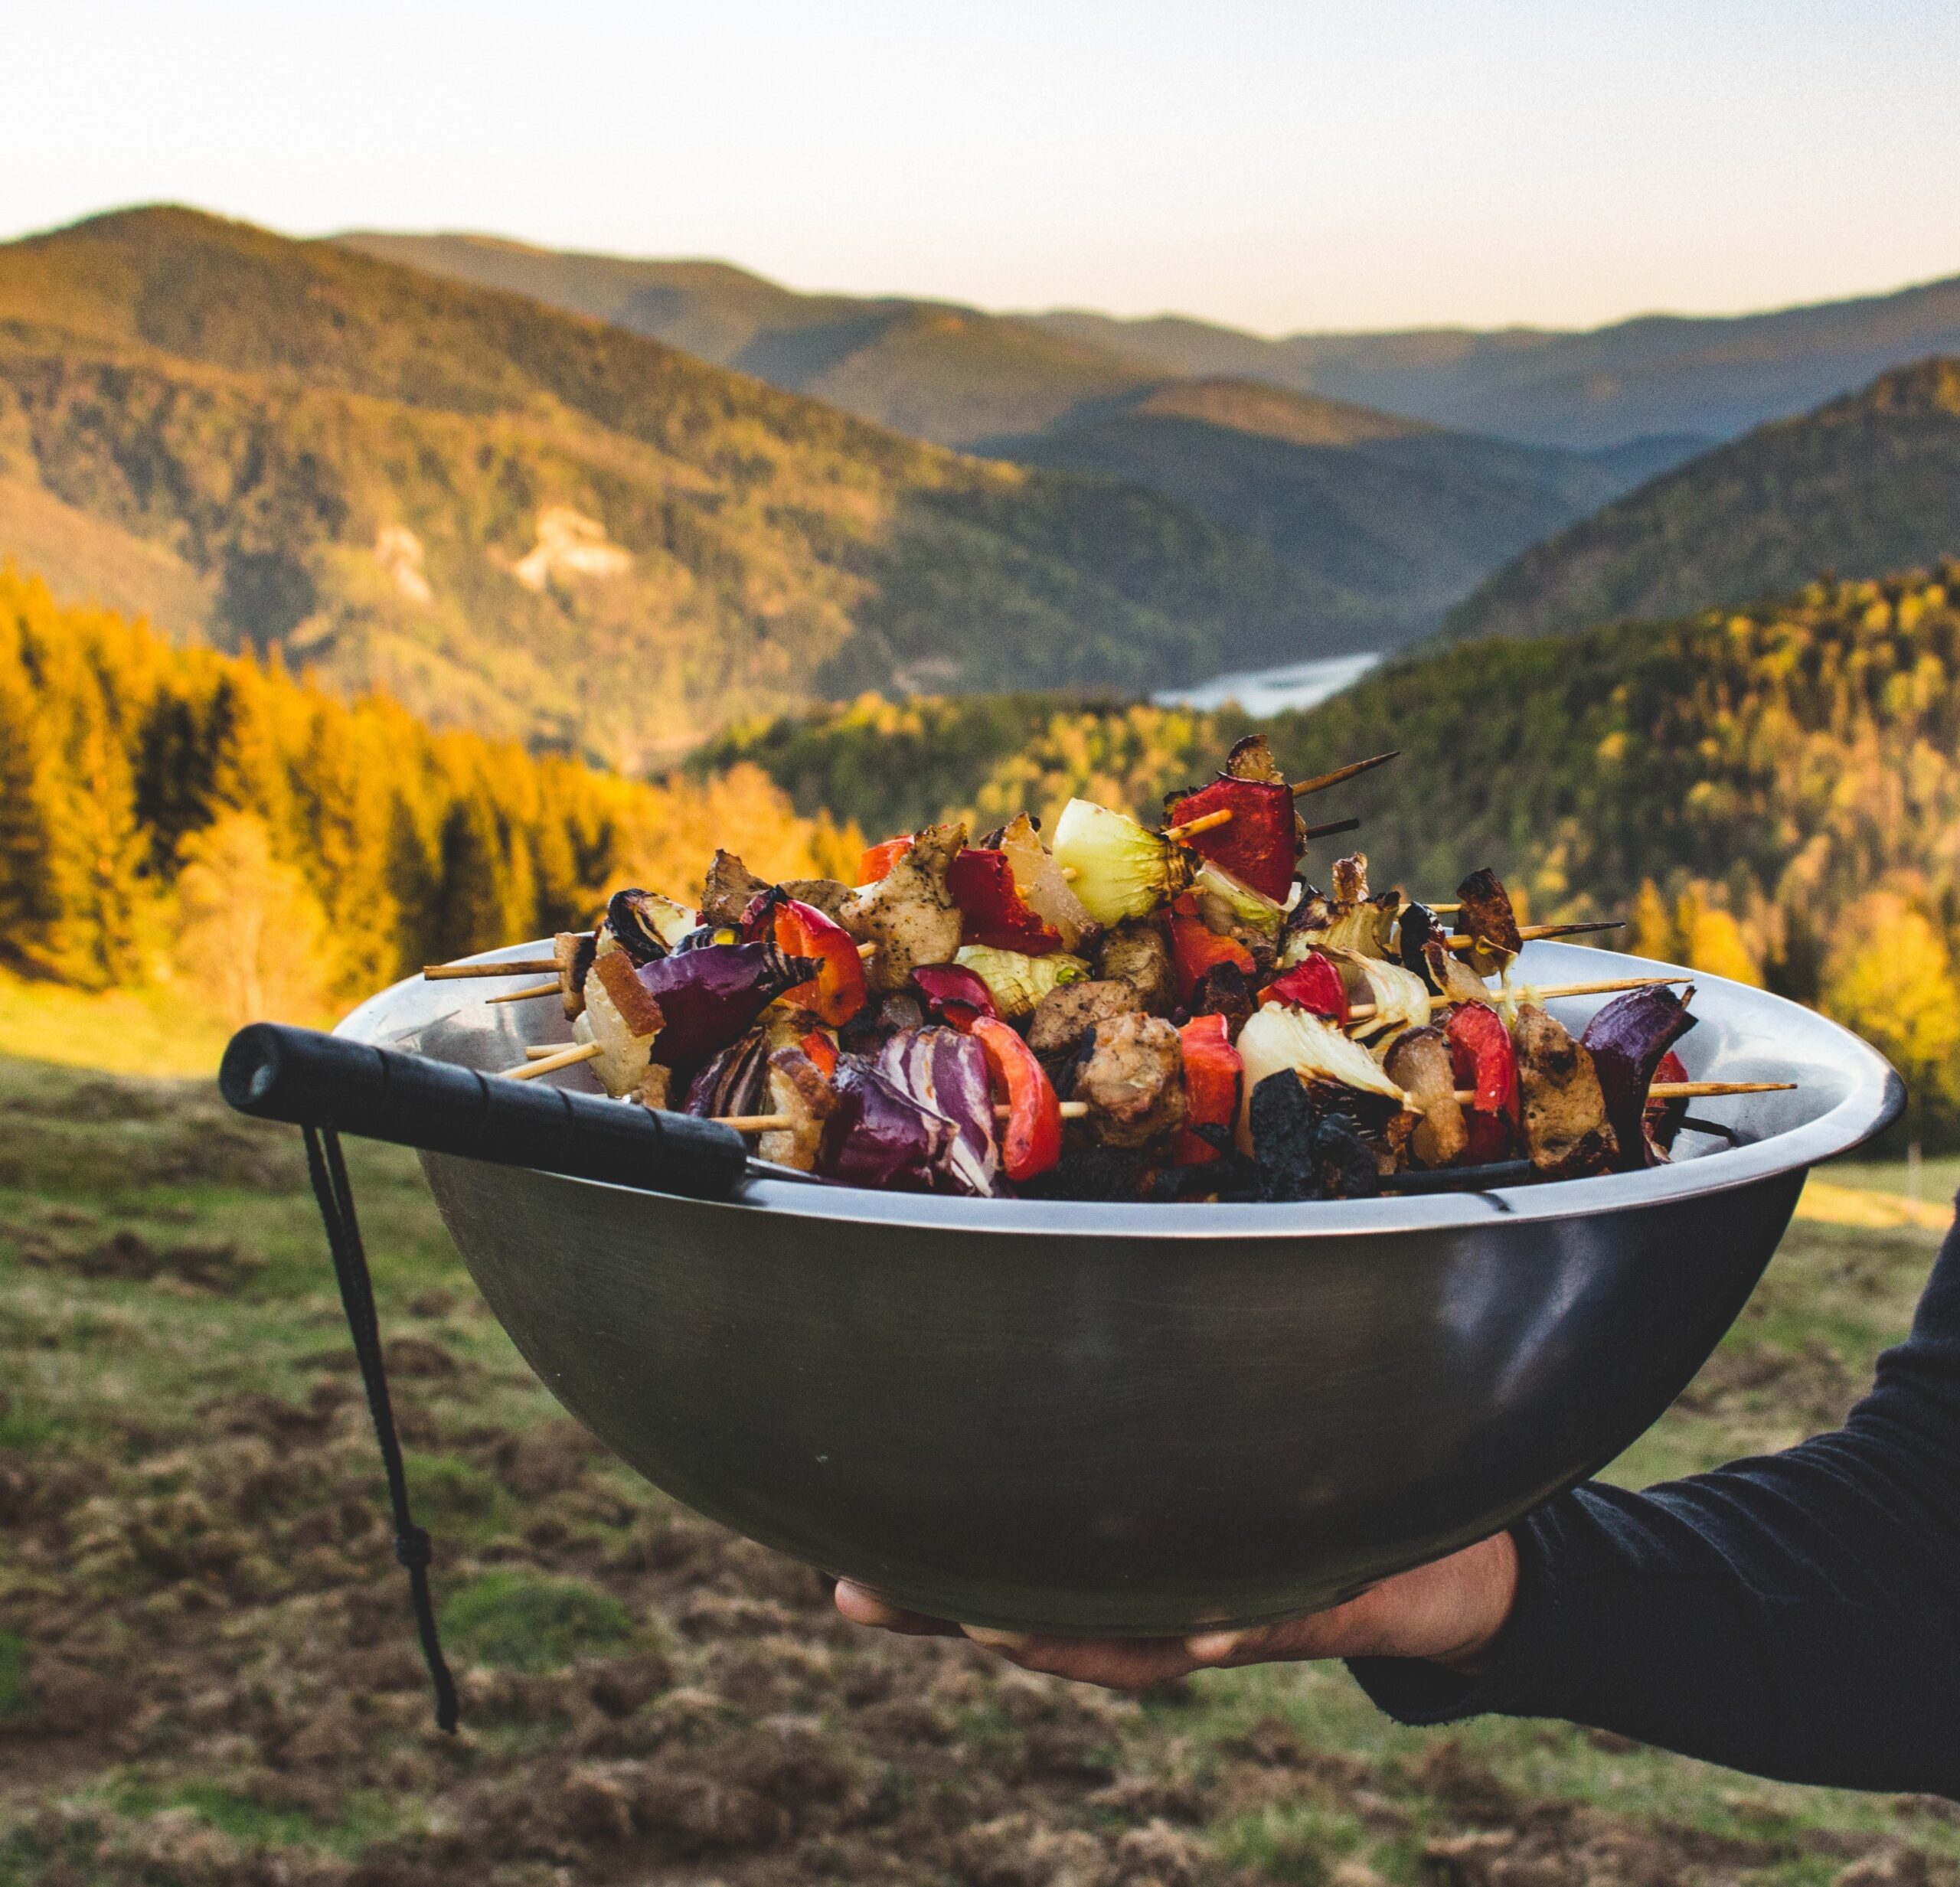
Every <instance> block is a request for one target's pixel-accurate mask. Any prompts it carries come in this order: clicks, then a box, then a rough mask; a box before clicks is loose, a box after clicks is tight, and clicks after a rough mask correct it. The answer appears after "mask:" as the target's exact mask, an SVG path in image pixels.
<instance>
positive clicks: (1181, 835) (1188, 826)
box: [1163, 806, 1232, 844]
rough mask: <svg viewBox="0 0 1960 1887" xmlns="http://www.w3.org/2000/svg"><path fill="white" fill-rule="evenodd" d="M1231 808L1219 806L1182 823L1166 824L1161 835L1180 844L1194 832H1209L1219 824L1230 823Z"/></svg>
mask: <svg viewBox="0 0 1960 1887" xmlns="http://www.w3.org/2000/svg"><path fill="white" fill-rule="evenodd" d="M1231 818H1232V808H1230V806H1220V808H1218V810H1217V811H1216V812H1207V813H1206V814H1204V815H1202V816H1201V818H1196V819H1187V820H1186V821H1184V824H1182V825H1167V826H1166V827H1165V828H1164V833H1163V836H1164V837H1165V838H1167V839H1169V840H1171V841H1174V843H1178V844H1181V843H1182V842H1183V841H1184V840H1186V839H1187V838H1189V837H1191V836H1192V835H1193V834H1194V833H1198V832H1210V831H1214V830H1215V829H1216V828H1217V827H1219V826H1221V825H1228V824H1230V823H1231Z"/></svg>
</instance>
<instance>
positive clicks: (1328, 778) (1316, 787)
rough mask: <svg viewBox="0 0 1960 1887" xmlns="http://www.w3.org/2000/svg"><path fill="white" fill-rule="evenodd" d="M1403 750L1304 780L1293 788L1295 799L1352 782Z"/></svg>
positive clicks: (1386, 762) (1376, 755)
mask: <svg viewBox="0 0 1960 1887" xmlns="http://www.w3.org/2000/svg"><path fill="white" fill-rule="evenodd" d="M1401 751H1402V749H1400V747H1391V748H1390V749H1389V750H1388V752H1387V753H1377V754H1374V755H1372V756H1370V757H1369V758H1368V759H1365V760H1351V761H1350V762H1348V765H1347V766H1337V767H1336V768H1335V769H1334V771H1333V772H1331V773H1322V774H1320V775H1318V776H1317V777H1316V778H1315V779H1310V780H1302V781H1301V782H1300V783H1299V785H1297V786H1295V788H1293V797H1294V798H1295V799H1300V798H1305V795H1308V793H1318V792H1325V790H1326V788H1328V787H1330V786H1338V785H1340V784H1341V782H1342V781H1343V780H1351V779H1354V776H1355V775H1357V773H1366V772H1370V771H1371V770H1372V769H1374V768H1376V767H1378V766H1387V764H1388V762H1390V760H1392V759H1394V758H1395V756H1397V754H1398V753H1400V752H1401Z"/></svg>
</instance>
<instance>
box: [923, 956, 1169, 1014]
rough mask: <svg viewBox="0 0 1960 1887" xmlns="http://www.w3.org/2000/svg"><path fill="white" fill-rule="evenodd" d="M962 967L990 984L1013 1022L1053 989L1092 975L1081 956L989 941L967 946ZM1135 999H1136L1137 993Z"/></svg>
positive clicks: (1002, 1011) (1000, 1008)
mask: <svg viewBox="0 0 1960 1887" xmlns="http://www.w3.org/2000/svg"><path fill="white" fill-rule="evenodd" d="M959 967H960V968H962V969H965V970H971V971H972V972H973V974H974V975H975V976H977V977H978V978H979V979H980V980H981V981H982V982H983V983H984V984H986V986H987V989H988V994H991V996H992V997H993V999H994V1007H995V1009H996V1010H998V1011H999V1013H1000V1014H1001V1016H1002V1017H1003V1018H1005V1020H1008V1021H1009V1022H1015V1021H1018V1020H1020V1019H1021V1017H1023V1016H1028V1015H1032V1014H1034V1010H1035V1009H1036V1008H1037V1006H1038V1005H1039V1004H1040V1001H1041V999H1042V998H1043V997H1044V996H1046V995H1047V994H1049V992H1050V991H1052V990H1056V989H1059V988H1061V987H1062V986H1063V984H1067V983H1080V982H1082V981H1085V980H1086V978H1087V977H1088V975H1089V965H1087V964H1086V963H1085V962H1083V960H1082V959H1081V958H1080V957H1069V956H1063V955H1062V954H1061V953H1060V952H1059V951H1057V952H1054V954H1053V955H1049V956H1045V957H1026V956H1023V955H1021V952H1019V951H1018V950H990V949H988V947H987V946H986V945H985V944H969V945H967V946H966V947H965V948H963V949H962V951H961V952H960V953H959ZM1131 1000H1132V1003H1134V1001H1135V997H1134V996H1132V999H1131Z"/></svg>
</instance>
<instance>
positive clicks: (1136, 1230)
mask: <svg viewBox="0 0 1960 1887" xmlns="http://www.w3.org/2000/svg"><path fill="white" fill-rule="evenodd" d="M548 947H549V939H536V940H534V941H532V942H528V943H518V944H508V945H504V946H502V947H501V948H498V949H495V950H485V951H480V952H477V953H476V954H475V955H473V956H471V957H468V958H461V959H459V961H466V962H471V963H492V962H496V961H499V960H501V959H505V958H524V957H534V956H536V955H538V954H539V953H540V952H541V951H543V950H544V949H546V948H548ZM1526 948H1527V954H1528V955H1530V958H1531V959H1532V961H1533V963H1534V965H1545V964H1546V960H1547V958H1555V959H1557V965H1556V968H1557V971H1558V973H1560V974H1561V975H1562V974H1563V972H1564V971H1566V970H1570V971H1573V972H1574V973H1575V975H1576V976H1578V977H1583V976H1585V975H1586V974H1587V973H1588V972H1592V973H1602V972H1604V971H1608V970H1611V971H1612V972H1613V973H1614V974H1615V975H1645V974H1647V973H1649V972H1651V973H1653V974H1655V975H1670V974H1671V975H1684V976H1687V977H1689V978H1691V980H1692V981H1693V982H1694V984H1695V987H1696V988H1697V990H1698V991H1702V992H1704V993H1707V992H1710V991H1720V992H1721V993H1722V994H1723V996H1724V997H1725V998H1726V999H1727V1000H1729V1001H1733V1002H1736V1003H1740V1004H1743V1006H1744V1007H1757V1008H1766V1009H1767V1010H1768V1011H1769V1014H1770V1015H1771V1016H1772V1017H1777V1016H1778V1015H1779V1014H1780V1015H1782V1016H1784V1017H1787V1018H1788V1020H1789V1022H1790V1023H1792V1025H1793V1026H1794V1027H1796V1028H1798V1029H1801V1030H1802V1033H1803V1034H1804V1035H1805V1037H1808V1038H1810V1039H1811V1040H1813V1041H1815V1042H1816V1043H1820V1044H1821V1045H1823V1046H1826V1047H1828V1049H1829V1050H1831V1051H1832V1052H1831V1056H1830V1059H1831V1060H1832V1061H1833V1062H1834V1063H1835V1065H1836V1066H1837V1067H1838V1068H1839V1069H1841V1070H1842V1071H1843V1072H1844V1074H1845V1076H1847V1089H1846V1092H1844V1094H1843V1095H1842V1096H1841V1098H1840V1099H1839V1100H1838V1101H1837V1103H1836V1104H1835V1105H1834V1106H1832V1107H1831V1108H1829V1109H1828V1111H1827V1112H1824V1113H1823V1114H1821V1115H1818V1117H1817V1118H1815V1119H1814V1120H1810V1121H1805V1122H1804V1123H1802V1125H1799V1126H1796V1127H1793V1128H1787V1129H1785V1131H1782V1132H1781V1133H1775V1134H1769V1135H1767V1136H1766V1137H1765V1138H1762V1139H1761V1140H1758V1141H1750V1142H1748V1143H1746V1144H1743V1145H1741V1146H1738V1147H1731V1148H1724V1149H1722V1150H1720V1151H1715V1152H1710V1153H1705V1154H1697V1156H1695V1157H1694V1158H1692V1159H1688V1160H1683V1161H1678V1162H1676V1163H1674V1164H1670V1165H1668V1166H1663V1167H1649V1168H1648V1169H1647V1170H1645V1171H1644V1172H1640V1173H1623V1174H1622V1173H1616V1174H1603V1175H1600V1176H1598V1177H1593V1178H1589V1179H1581V1180H1550V1181H1547V1182H1544V1183H1538V1184H1531V1185H1525V1186H1518V1187H1501V1188H1498V1189H1495V1190H1492V1191H1490V1192H1488V1193H1430V1194H1419V1195H1408V1194H1403V1195H1399V1196H1397V1197H1390V1198H1384V1199H1372V1200H1359V1199H1356V1200H1300V1201H1294V1202H1289V1203H1279V1204H1264V1203H1252V1202H1247V1203H1239V1204H1232V1205H1220V1204H1213V1205H1206V1206H1197V1205H1189V1206H1185V1205H1178V1204H1173V1203H1157V1202H1154V1201H1146V1200H1138V1201H1135V1202H1128V1201H1124V1202H1113V1201H1096V1200H1030V1199H959V1198H952V1197H944V1196H942V1195H940V1194H937V1193H897V1192H893V1193H884V1192H877V1191H873V1190H870V1189H868V1188H865V1187H847V1186H831V1185H812V1184H808V1183H804V1182H800V1181H797V1180H773V1179H766V1178H762V1177H751V1178H750V1179H749V1180H746V1181H745V1182H743V1184H742V1186H741V1187H740V1190H739V1192H738V1193H737V1197H736V1198H735V1199H733V1200H730V1201H728V1202H726V1203H724V1202H719V1201H703V1200H688V1201H687V1202H686V1203H688V1205H690V1206H694V1207H699V1208H703V1209H704V1210H710V1211H725V1212H740V1211H749V1210H755V1209H756V1208H757V1207H762V1208H763V1209H766V1210H768V1211H769V1212H771V1213H776V1214H778V1215H780V1216H791V1217H797V1218H805V1219H817V1220H823V1221H830V1222H842V1223H859V1224H865V1225H877V1226H888V1227H890V1228H891V1229H894V1230H903V1229H916V1230H920V1231H935V1232H945V1231H955V1230H956V1231H959V1232H962V1233H969V1232H972V1233H982V1234H989V1233H991V1234H998V1235H1001V1236H1016V1235H1026V1234H1030V1233H1037V1234H1054V1233H1063V1234H1067V1235H1070V1236H1076V1237H1083V1236H1093V1237H1094V1238H1096V1239H1149V1240H1152V1241H1158V1240H1164V1239H1171V1240H1175V1241H1178V1242H1183V1243H1192V1244H1202V1243H1203V1242H1206V1241H1207V1240H1210V1239H1227V1240H1230V1241H1231V1242H1233V1244H1234V1245H1236V1244H1239V1243H1241V1242H1243V1241H1246V1240H1248V1239H1250V1240H1254V1241H1257V1240H1262V1239H1289V1240H1297V1239H1315V1238H1354V1237H1357V1236H1363V1237H1364V1236H1370V1235H1375V1234H1380V1235H1389V1234H1397V1233H1403V1232H1410V1231H1433V1232H1447V1231H1450V1230H1453V1229H1490V1228H1492V1227H1494V1226H1510V1225H1519V1224H1528V1223H1535V1222H1542V1221H1545V1220H1550V1219H1586V1218H1593V1217H1599V1216H1604V1215H1606V1214H1608V1213H1619V1212H1624V1211H1628V1210H1637V1209H1638V1208H1641V1207H1644V1206H1666V1205H1672V1204H1675V1203H1679V1202H1681V1201H1683V1200H1690V1199H1695V1198H1700V1197H1704V1196H1705V1195H1707V1194H1710V1193H1721V1192H1727V1191H1730V1190H1733V1189H1734V1188H1736V1187H1746V1186H1753V1185H1757V1184H1759V1183H1763V1182H1765V1181H1768V1180H1775V1179H1778V1178H1780V1177H1784V1176H1785V1175H1788V1174H1793V1173H1798V1172H1801V1171H1805V1170H1808V1168H1810V1167H1813V1166H1815V1165H1818V1164H1820V1163H1821V1162H1822V1161H1826V1160H1830V1159H1834V1158H1836V1157H1839V1156H1840V1155H1841V1154H1846V1153H1848V1152H1850V1151H1851V1150H1852V1149H1853V1148H1856V1147H1857V1146H1860V1145H1861V1144H1864V1142H1865V1141H1867V1140H1870V1138H1872V1137H1873V1135H1875V1134H1878V1133H1880V1132H1882V1131H1883V1130H1884V1129H1885V1128H1886V1127H1888V1126H1890V1125H1891V1124H1892V1122H1893V1121H1894V1120H1896V1118H1898V1115H1899V1114H1900V1111H1901V1109H1902V1108H1903V1107H1904V1105H1905V1101H1906V1089H1905V1083H1904V1082H1903V1081H1902V1080H1901V1079H1900V1076H1899V1075H1898V1073H1897V1072H1896V1070H1895V1069H1893V1067H1892V1066H1891V1064H1890V1063H1889V1062H1887V1061H1886V1059H1885V1057H1884V1056H1882V1055H1881V1054H1880V1053H1879V1052H1878V1050H1876V1049H1875V1048H1873V1046H1871V1045H1870V1043H1867V1042H1866V1041H1864V1040H1861V1039H1860V1037H1857V1036H1856V1035H1854V1034H1853V1033H1851V1031H1850V1030H1848V1029H1846V1028H1844V1027H1842V1026H1841V1025H1840V1024H1839V1023H1834V1022H1833V1021H1831V1020H1830V1019H1829V1018H1828V1017H1825V1016H1822V1015H1820V1014H1818V1012H1817V1011H1816V1010H1812V1009H1806V1008H1805V1007H1803V1006H1802V1004H1798V1003H1795V1002H1792V1001H1790V1000H1789V998H1787V997H1781V996H1777V995H1774V994H1771V993H1770V992H1769V991H1767V990H1762V989H1757V988H1752V987H1751V986H1749V984H1743V983H1738V982H1735V981H1732V980H1730V978H1726V977H1720V976H1713V975H1709V974H1707V972H1705V971H1699V970H1689V969H1687V968H1685V966H1683V965H1677V964H1671V963H1664V962H1661V961H1657V960H1655V959H1653V958H1643V957H1634V956H1629V955H1625V954H1623V953H1622V952H1618V951H1606V950H1596V949H1592V948H1587V947H1586V946H1584V945H1572V944H1555V943H1549V942H1540V943H1536V944H1531V945H1527V947H1526ZM1534 980H1544V971H1543V969H1542V968H1540V970H1539V972H1538V975H1537V976H1535V977H1534ZM427 987H428V985H427V984H425V983H424V982H423V979H422V978H420V976H413V977H407V978H403V979H402V980H401V981H400V982H397V983H395V984H391V985H390V986H389V987H388V988H386V989H384V990H380V991H377V992H376V993H375V994H373V995H371V996H370V997H368V998H367V999H366V1000H365V1001H363V1002H361V1004H358V1006H357V1007H355V1008H354V1009H353V1010H351V1011H350V1012H349V1013H348V1014H347V1015H346V1016H345V1017H342V1018H341V1020H340V1022H339V1023H338V1024H336V1026H335V1030H334V1033H335V1034H337V1035H344V1036H348V1037H351V1038H352V1039H354V1040H358V1041H382V1042H385V1041H387V1040H390V1039H394V1038H391V1037H390V1036H389V1035H388V1034H387V1033H386V1032H385V1031H384V1030H382V1029H380V1028H378V1027H377V1026H376V1025H377V1024H378V1023H381V1022H382V1020H383V1019H384V1017H387V1015H388V1014H389V1013H390V1010H391V1009H393V1008H394V1007H395V1006H396V1004H397V1002H398V1001H399V999H400V997H402V996H403V994H405V993H407V992H408V991H411V990H413V991H422V990H426V988H427ZM554 1013H555V1012H554ZM552 1177H554V1178H556V1179H557V1180H558V1182H559V1183H560V1184H562V1185H566V1186H580V1187H599V1188H602V1189H603V1190H608V1191H615V1192H619V1193H628V1194H633V1195H637V1196H639V1197H654V1198H658V1199H676V1198H678V1197H680V1196H679V1195H677V1194H672V1193H661V1192H658V1191H656V1190H654V1189H652V1188H648V1187H632V1186H626V1185H620V1184H617V1183H613V1182H610V1181H606V1180H586V1179H577V1178H573V1177H568V1176H566V1175H563V1174H557V1175H554V1176H552Z"/></svg>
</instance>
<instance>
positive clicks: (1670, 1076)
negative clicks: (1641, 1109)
mask: <svg viewBox="0 0 1960 1887" xmlns="http://www.w3.org/2000/svg"><path fill="white" fill-rule="evenodd" d="M1687 1078H1688V1074H1687V1063H1684V1061H1683V1060H1682V1059H1681V1057H1680V1056H1678V1055H1677V1054H1676V1053H1674V1050H1672V1049H1670V1050H1668V1052H1667V1053H1666V1054H1664V1055H1663V1056H1661V1059H1660V1060H1659V1061H1658V1063H1656V1064H1655V1069H1654V1079H1653V1082H1651V1084H1649V1085H1650V1087H1651V1086H1658V1085H1659V1084H1660V1083H1661V1082H1664V1081H1685V1080H1687ZM1686 1119H1687V1102H1685V1101H1679V1100H1677V1101H1656V1100H1653V1099H1649V1100H1648V1103H1647V1107H1646V1111H1645V1113H1644V1114H1643V1115H1642V1118H1641V1125H1642V1126H1643V1127H1644V1128H1645V1129H1646V1131H1647V1138H1648V1144H1650V1145H1651V1146H1652V1147H1654V1148H1655V1149H1656V1150H1657V1151H1659V1152H1660V1153H1661V1155H1662V1156H1663V1157H1666V1156H1668V1155H1671V1154H1672V1153H1673V1152H1674V1139H1675V1136H1676V1135H1677V1134H1679V1133H1680V1132H1681V1123H1682V1122H1683V1121H1685V1120H1686Z"/></svg>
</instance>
